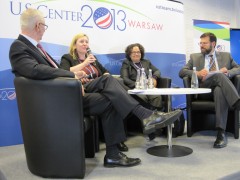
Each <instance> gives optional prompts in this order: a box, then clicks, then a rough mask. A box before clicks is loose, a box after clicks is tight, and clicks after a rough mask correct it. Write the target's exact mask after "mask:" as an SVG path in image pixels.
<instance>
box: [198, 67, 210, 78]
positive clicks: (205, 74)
mask: <svg viewBox="0 0 240 180" xmlns="http://www.w3.org/2000/svg"><path fill="white" fill-rule="evenodd" d="M208 72H209V71H208V70H207V69H202V70H201V71H197V76H198V77H199V78H200V79H204V77H206V76H207V74H208Z"/></svg>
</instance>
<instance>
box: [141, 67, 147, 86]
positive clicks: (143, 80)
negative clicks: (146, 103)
mask: <svg viewBox="0 0 240 180" xmlns="http://www.w3.org/2000/svg"><path fill="white" fill-rule="evenodd" d="M140 89H147V77H146V73H145V70H144V68H141V76H140Z"/></svg>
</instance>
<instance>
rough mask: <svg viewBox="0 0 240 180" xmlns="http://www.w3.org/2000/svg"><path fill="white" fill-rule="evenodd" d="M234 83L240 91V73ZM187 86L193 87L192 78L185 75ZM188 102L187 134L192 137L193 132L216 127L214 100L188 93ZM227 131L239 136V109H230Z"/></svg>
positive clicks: (236, 136) (184, 80) (184, 79)
mask: <svg viewBox="0 0 240 180" xmlns="http://www.w3.org/2000/svg"><path fill="white" fill-rule="evenodd" d="M232 82H233V84H234V85H235V87H236V88H237V90H238V92H239V93H240V75H237V76H235V77H234V78H233V79H232ZM183 84H184V87H185V88H190V87H191V78H189V77H184V78H183ZM186 103H187V135H188V137H191V136H192V135H193V133H195V132H197V131H202V130H214V129H215V121H216V119H215V105H214V100H212V99H209V98H207V96H206V99H204V98H201V99H199V98H197V96H196V95H189V94H188V95H186ZM226 131H228V132H231V133H233V135H234V137H235V138H236V139H238V138H239V111H236V110H234V109H229V112H228V121H227V127H226Z"/></svg>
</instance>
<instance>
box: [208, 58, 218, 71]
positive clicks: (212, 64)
mask: <svg viewBox="0 0 240 180" xmlns="http://www.w3.org/2000/svg"><path fill="white" fill-rule="evenodd" d="M209 57H210V62H209V71H216V69H217V68H216V63H215V61H214V59H213V55H209Z"/></svg>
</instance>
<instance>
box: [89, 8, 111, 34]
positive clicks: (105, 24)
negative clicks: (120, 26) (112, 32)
mask: <svg viewBox="0 0 240 180" xmlns="http://www.w3.org/2000/svg"><path fill="white" fill-rule="evenodd" d="M93 20H94V22H95V24H96V25H97V26H98V27H99V28H101V29H107V28H109V27H110V26H111V24H112V21H113V20H112V14H111V13H110V11H109V10H108V9H106V8H103V7H100V8H98V9H96V10H95V12H94V14H93Z"/></svg>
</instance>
